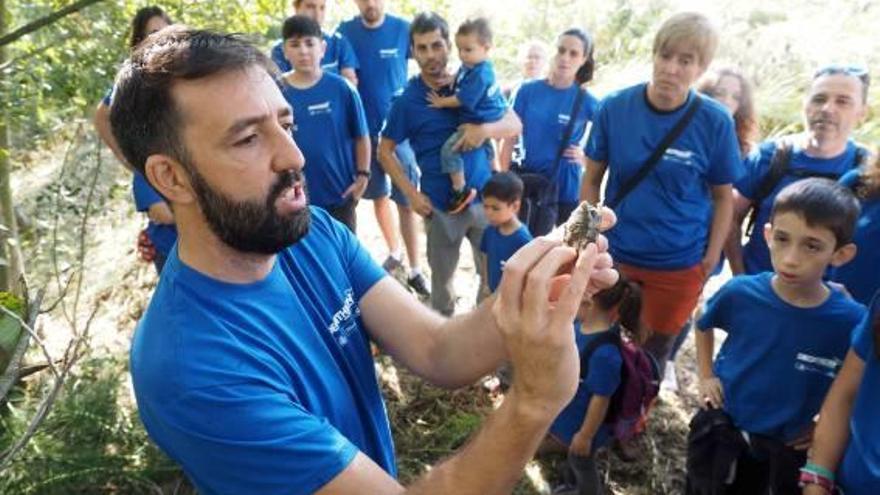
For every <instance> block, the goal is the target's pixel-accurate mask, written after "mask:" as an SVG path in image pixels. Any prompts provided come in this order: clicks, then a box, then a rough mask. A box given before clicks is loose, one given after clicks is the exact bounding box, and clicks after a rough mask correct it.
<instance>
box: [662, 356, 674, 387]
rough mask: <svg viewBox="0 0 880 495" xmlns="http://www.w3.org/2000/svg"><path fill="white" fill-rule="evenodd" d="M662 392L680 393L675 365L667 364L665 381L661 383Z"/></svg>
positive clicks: (668, 362) (672, 363)
mask: <svg viewBox="0 0 880 495" xmlns="http://www.w3.org/2000/svg"><path fill="white" fill-rule="evenodd" d="M660 390H668V391H669V392H678V376H677V375H676V374H675V363H674V362H673V361H667V362H666V371H665V372H663V381H662V382H660Z"/></svg>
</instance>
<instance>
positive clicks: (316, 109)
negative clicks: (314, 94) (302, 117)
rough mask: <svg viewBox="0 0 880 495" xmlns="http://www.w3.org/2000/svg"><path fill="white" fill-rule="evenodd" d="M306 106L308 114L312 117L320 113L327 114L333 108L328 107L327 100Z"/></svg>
mask: <svg viewBox="0 0 880 495" xmlns="http://www.w3.org/2000/svg"><path fill="white" fill-rule="evenodd" d="M306 108H307V109H308V110H309V115H311V116H313V117H314V116H315V115H321V114H327V113H332V112H333V109H332V108H330V102H329V101H325V102H324V103H315V104H314V105H309V106H308V107H306Z"/></svg>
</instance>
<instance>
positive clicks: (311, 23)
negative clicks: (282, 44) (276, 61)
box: [281, 15, 324, 41]
mask: <svg viewBox="0 0 880 495" xmlns="http://www.w3.org/2000/svg"><path fill="white" fill-rule="evenodd" d="M308 37H312V38H318V39H319V40H320V39H323V37H324V33H322V32H321V26H320V25H319V24H318V22H317V21H316V20H314V19H312V18H311V17H306V16H304V15H293V16H290V17H288V18H287V19H285V20H284V24H283V25H282V26H281V38H283V39H284V41H287V40H289V39H291V38H308Z"/></svg>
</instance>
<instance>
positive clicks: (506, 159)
mask: <svg viewBox="0 0 880 495" xmlns="http://www.w3.org/2000/svg"><path fill="white" fill-rule="evenodd" d="M515 143H516V138H504V139H502V140H501V151H499V152H498V164H499V165H500V166H501V171H502V172H507V171H508V170H510V162H511V161H512V160H513V146H514V144H515Z"/></svg>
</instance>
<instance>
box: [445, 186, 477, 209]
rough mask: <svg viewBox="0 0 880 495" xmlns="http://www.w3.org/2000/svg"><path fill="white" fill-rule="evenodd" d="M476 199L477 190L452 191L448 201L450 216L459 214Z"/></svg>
mask: <svg viewBox="0 0 880 495" xmlns="http://www.w3.org/2000/svg"><path fill="white" fill-rule="evenodd" d="M476 197H477V190H476V189H474V188H473V187H471V188H468V189H462V190H461V191H452V199H450V200H449V209H448V210H447V211H448V212H449V213H451V214H453V215H454V214H456V213H461V212H463V211H464V210H466V209H467V207H468V205H470V204H471V201H473V200H474V198H476Z"/></svg>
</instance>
